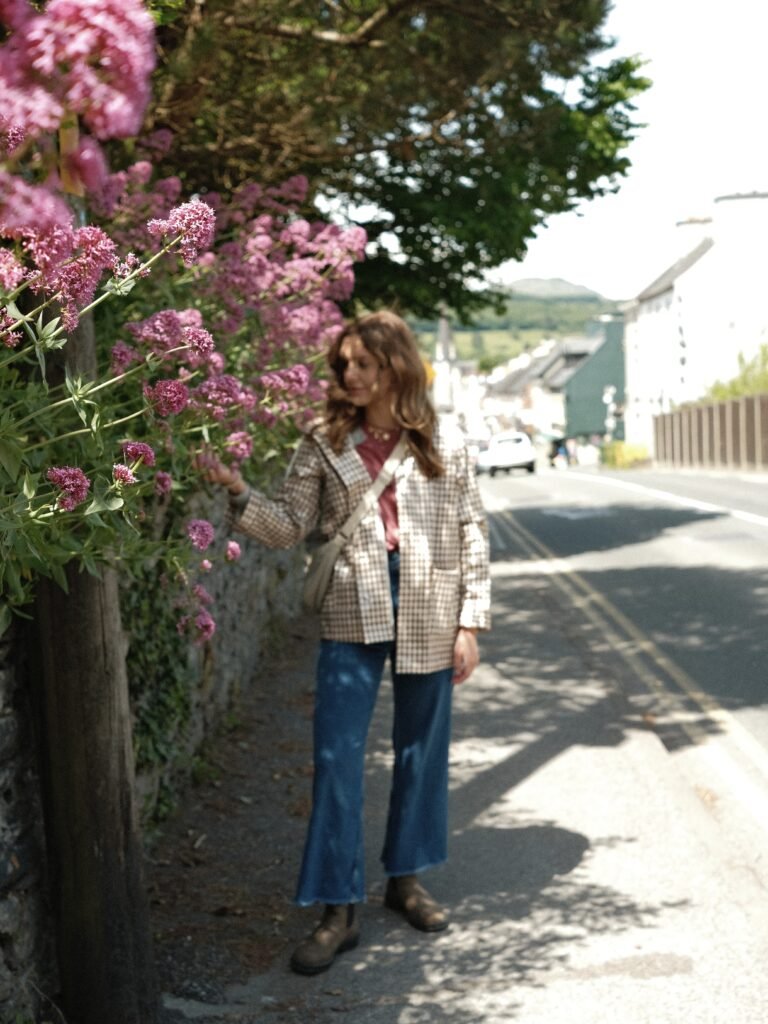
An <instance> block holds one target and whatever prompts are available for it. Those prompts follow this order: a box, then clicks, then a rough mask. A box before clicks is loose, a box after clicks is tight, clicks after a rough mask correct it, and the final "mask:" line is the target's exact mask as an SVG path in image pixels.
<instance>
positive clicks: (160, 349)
mask: <svg viewBox="0 0 768 1024" xmlns="http://www.w3.org/2000/svg"><path fill="white" fill-rule="evenodd" d="M126 327H127V329H128V331H129V332H130V333H131V334H132V335H133V337H134V339H135V341H137V342H140V343H141V344H143V345H146V346H147V347H148V348H150V349H151V351H152V352H154V353H155V355H158V356H164V355H165V354H166V353H168V352H169V351H170V350H171V349H174V348H178V347H179V346H180V345H181V344H182V325H181V321H180V320H179V314H178V313H177V312H176V310H175V309H161V310H159V311H158V312H157V313H153V314H152V316H149V317H147V319H146V320H140V321H134V322H133V323H129V324H126Z"/></svg>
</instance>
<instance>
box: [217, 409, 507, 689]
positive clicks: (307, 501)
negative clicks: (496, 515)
mask: <svg viewBox="0 0 768 1024" xmlns="http://www.w3.org/2000/svg"><path fill="white" fill-rule="evenodd" d="M359 437H360V435H359V434H357V435H356V434H355V433H353V434H351V435H350V436H349V437H348V438H347V439H346V441H345V445H344V448H343V450H342V451H341V453H340V454H338V455H337V454H336V453H335V452H334V451H333V449H332V448H331V446H330V444H329V443H328V440H327V439H326V437H325V435H324V432H323V429H322V427H318V428H316V429H315V430H314V431H313V432H312V433H310V434H307V435H305V437H304V438H302V440H301V441H300V443H299V446H298V448H297V450H296V454H295V455H294V458H293V460H292V462H291V465H290V466H289V467H288V471H287V473H286V476H285V479H284V481H283V483H282V485H281V487H280V488H279V490H278V491H277V493H276V494H275V495H274V496H273V497H267V496H266V495H264V494H262V493H260V492H259V491H256V490H251V492H250V494H249V496H248V499H247V502H246V503H245V505H244V507H243V508H242V511H241V512H240V514H239V516H237V518H235V520H234V521H233V527H234V529H236V530H238V531H240V532H242V533H244V534H246V535H247V536H250V537H254V538H255V539H256V540H258V541H260V542H261V543H262V544H265V545H267V546H268V547H277V548H281V547H284V548H287V547H292V546H293V545H294V544H297V543H298V542H300V541H301V540H302V539H303V538H304V537H306V536H307V534H308V533H310V532H311V531H312V530H313V529H314V528H315V527H317V526H319V528H320V531H321V533H322V534H323V535H324V537H325V538H328V537H332V536H333V535H334V534H335V533H336V531H337V530H338V529H339V528H340V527H341V526H342V525H343V524H344V522H345V520H346V519H347V518H348V516H349V515H350V513H351V512H352V510H353V509H354V507H355V506H356V505H357V503H358V502H359V500H360V499H361V497H362V496H363V494H364V493H365V491H366V490H367V489H368V488H369V487H370V484H371V477H370V475H369V473H368V470H367V469H366V467H365V465H364V464H363V461H362V459H361V458H360V456H359V455H358V453H357V451H356V450H355V443H356V441H357V440H359ZM436 446H437V449H438V451H439V452H440V454H441V456H442V459H443V464H444V466H445V474H444V475H443V476H441V477H437V478H435V479H431V480H430V479H428V478H427V477H426V476H424V474H423V473H422V472H421V471H420V469H419V467H418V465H417V463H416V460H415V458H414V457H413V455H410V454H407V455H406V457H405V459H404V460H403V461H402V462H401V464H400V466H399V467H398V469H397V472H396V474H395V489H396V495H397V508H398V520H399V537H400V542H399V543H400V598H399V611H398V616H397V623H395V621H394V615H393V610H392V599H391V595H390V586H389V569H388V561H387V550H386V545H385V541H384V524H383V523H382V520H381V516H380V515H379V509H378V503H377V504H376V505H375V506H374V508H373V509H371V511H370V512H369V513H368V514H367V515H366V516H365V518H364V519H363V520H362V521H361V522H360V524H359V525H358V527H357V529H356V531H355V533H354V535H353V537H352V538H351V540H350V541H349V543H348V544H347V545H346V546H345V547H344V548H343V549H342V551H341V554H340V555H339V557H338V559H337V561H336V565H335V567H334V574H333V579H332V581H331V585H330V588H329V590H328V593H327V594H326V597H325V601H324V602H323V607H322V609H321V612H320V628H321V634H322V636H323V637H324V638H325V639H328V640H343V641H349V642H353V643H366V644H371V643H380V642H385V641H392V640H394V639H395V636H396V657H395V669H396V671H397V672H399V673H412V672H413V673H422V672H434V671H437V670H439V669H443V668H448V667H449V666H450V665H451V664H452V661H453V645H454V641H455V638H456V631H457V630H458V628H459V626H465V627H468V628H476V629H488V628H489V626H490V589H491V588H490V571H489V564H488V563H489V556H488V531H487V524H486V520H485V513H484V511H483V507H482V503H481V500H480V493H479V490H478V486H477V480H476V478H475V472H474V469H473V467H472V466H471V465H470V463H469V457H468V454H467V450H466V446H465V445H464V441H463V438H462V436H461V434H460V433H459V432H458V431H457V430H454V429H451V428H448V429H446V427H445V426H444V425H441V426H440V428H439V430H438V433H437V437H436ZM235 515H237V510H236V511H235Z"/></svg>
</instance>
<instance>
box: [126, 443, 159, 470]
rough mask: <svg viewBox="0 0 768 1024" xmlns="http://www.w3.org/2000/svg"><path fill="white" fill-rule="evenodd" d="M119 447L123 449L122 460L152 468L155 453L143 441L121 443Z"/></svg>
mask: <svg viewBox="0 0 768 1024" xmlns="http://www.w3.org/2000/svg"><path fill="white" fill-rule="evenodd" d="M120 447H121V448H122V449H123V458H124V459H128V460H129V461H131V462H139V461H141V462H142V463H143V464H144V465H145V466H154V464H155V453H154V451H153V450H152V448H151V447H150V446H149V445H148V444H144V442H143V441H123V442H122V444H121V445H120Z"/></svg>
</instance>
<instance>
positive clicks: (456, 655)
mask: <svg viewBox="0 0 768 1024" xmlns="http://www.w3.org/2000/svg"><path fill="white" fill-rule="evenodd" d="M479 662H480V651H479V649H478V646H477V636H476V635H475V630H474V629H459V631H458V633H457V634H456V642H455V643H454V645H453V682H454V685H456V686H458V685H459V684H460V683H464V682H466V680H467V679H469V677H470V676H471V675H472V673H473V672H474V671H475V669H476V668H477V666H478V664H479Z"/></svg>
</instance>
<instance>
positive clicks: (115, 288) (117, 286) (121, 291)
mask: <svg viewBox="0 0 768 1024" xmlns="http://www.w3.org/2000/svg"><path fill="white" fill-rule="evenodd" d="M137 283H138V282H137V280H136V278H135V277H134V278H132V279H131V280H130V281H121V280H120V278H119V277H111V278H110V279H109V280H108V281H107V283H106V284H105V285H104V291H105V292H110V293H111V294H112V295H128V293H129V292H131V291H132V290H133V289H134V288H135V287H136V284H137Z"/></svg>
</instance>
